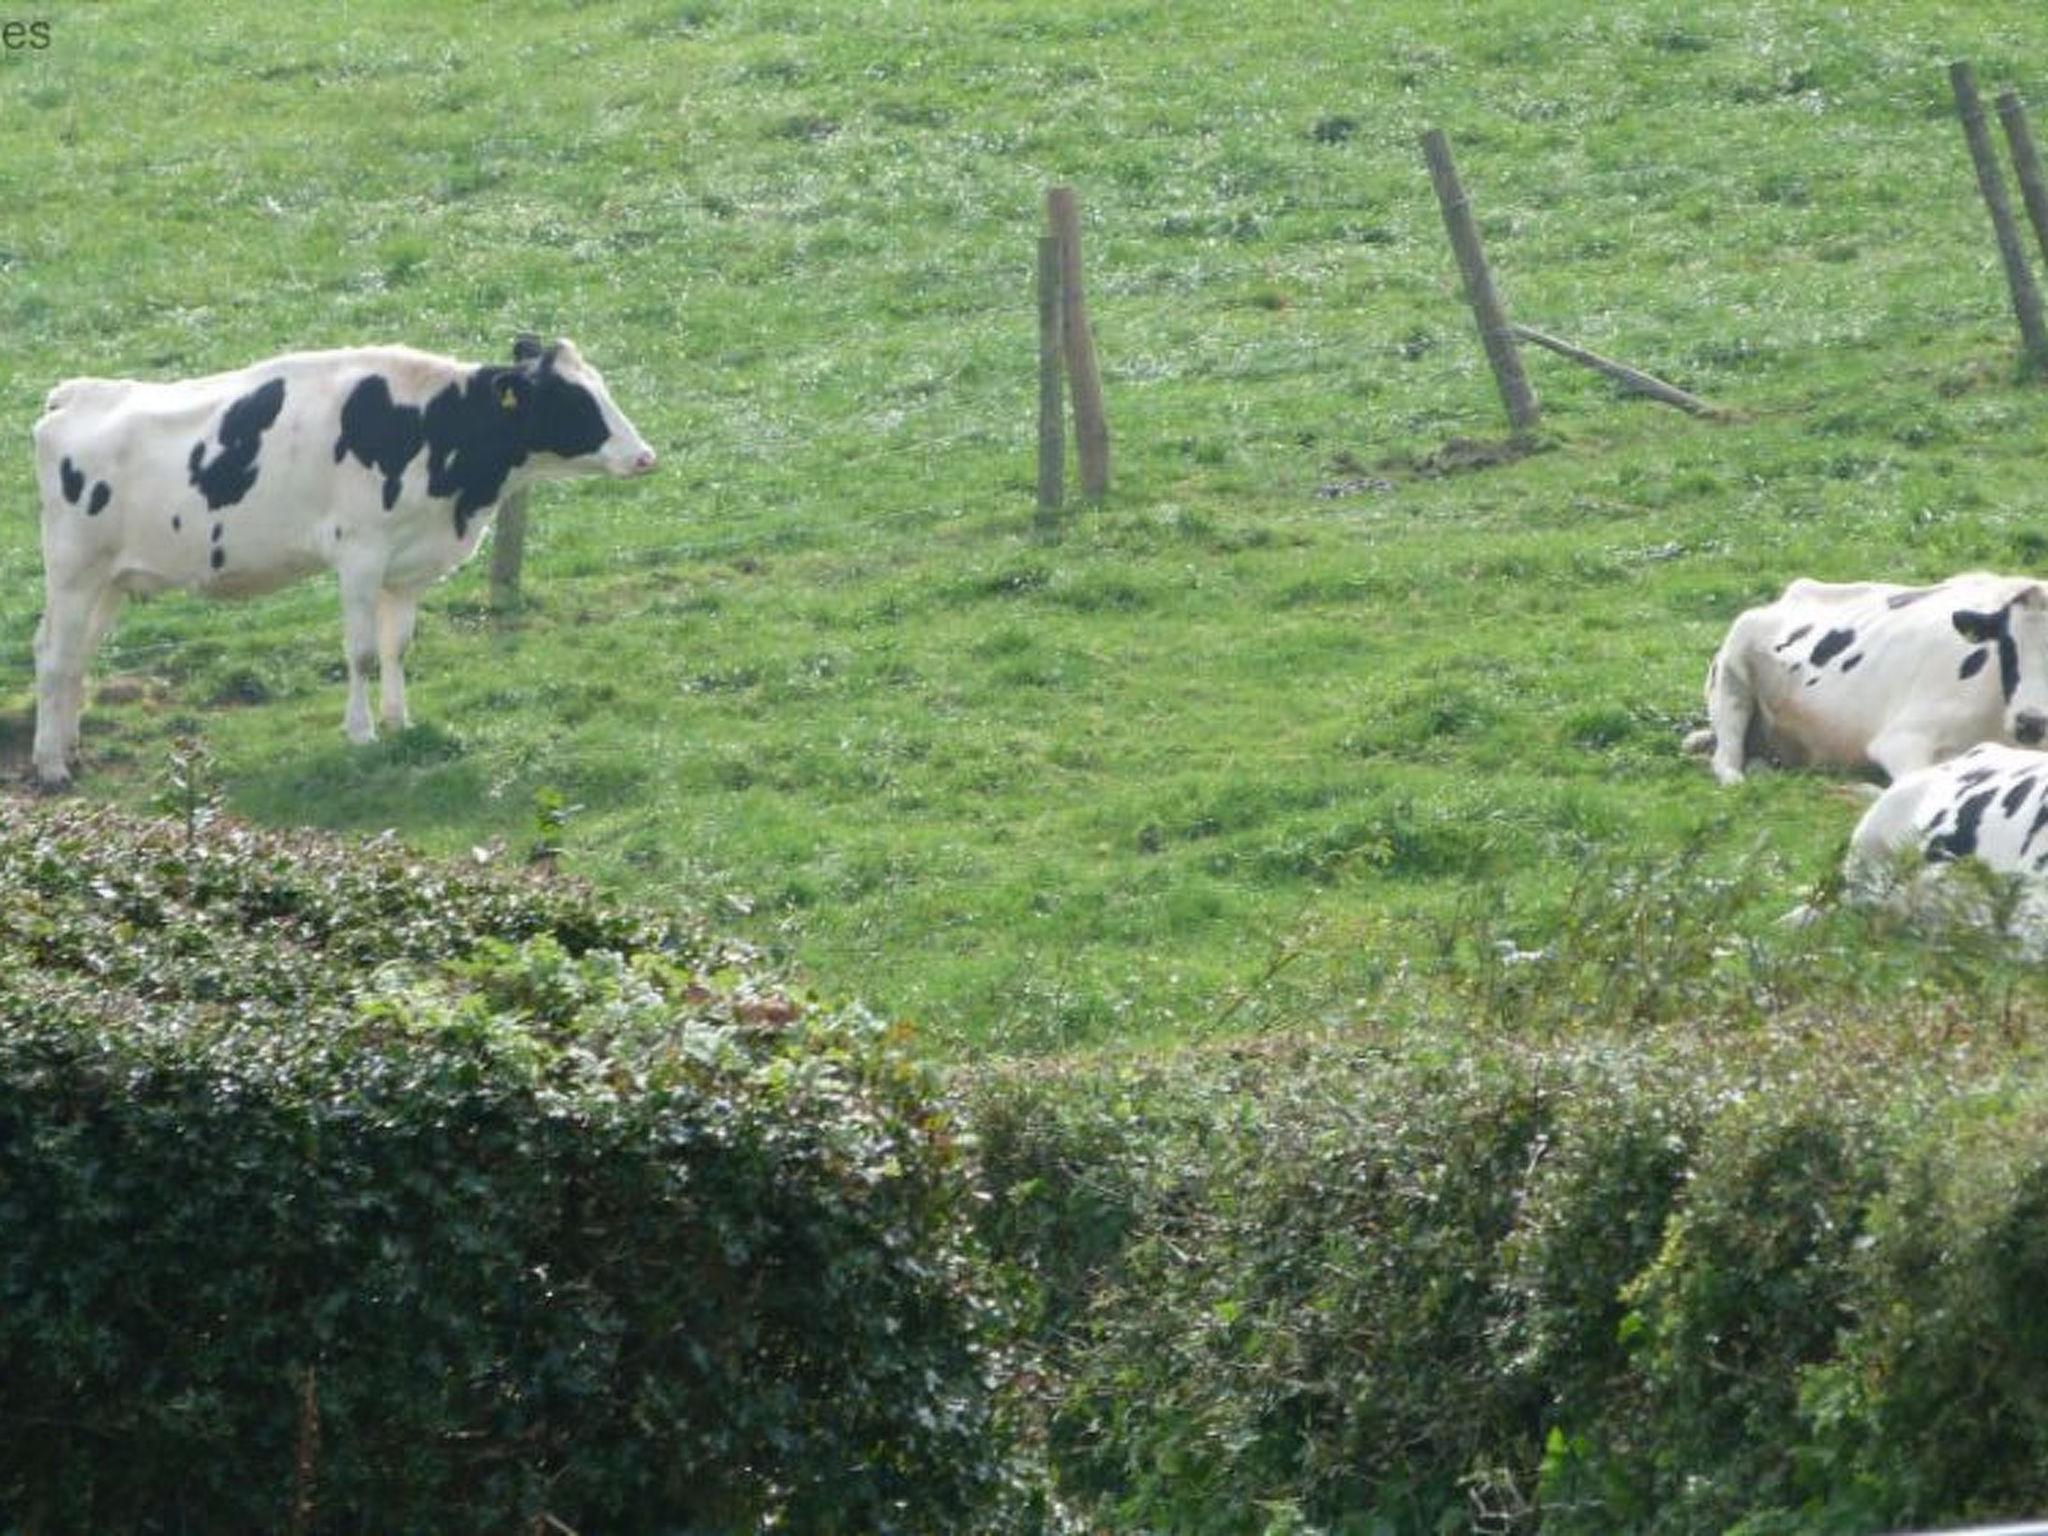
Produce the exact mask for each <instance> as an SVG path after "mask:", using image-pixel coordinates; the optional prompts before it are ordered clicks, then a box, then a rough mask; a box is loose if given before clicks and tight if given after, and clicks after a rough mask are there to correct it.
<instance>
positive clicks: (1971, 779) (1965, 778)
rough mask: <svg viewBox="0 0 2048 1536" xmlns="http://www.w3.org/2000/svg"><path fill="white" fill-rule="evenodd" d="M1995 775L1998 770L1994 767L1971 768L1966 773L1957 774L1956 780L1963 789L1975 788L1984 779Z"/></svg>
mask: <svg viewBox="0 0 2048 1536" xmlns="http://www.w3.org/2000/svg"><path fill="white" fill-rule="evenodd" d="M1997 776H1998V770H1997V769H1996V768H1972V769H1970V770H1969V771H1968V772H1967V773H1959V774H1957V775H1956V782H1957V783H1958V784H1960V785H1962V786H1963V788H1965V789H1975V788H1976V787H1977V786H1978V785H1979V784H1982V783H1983V782H1984V781H1985V780H1986V779H1992V778H1996V777H1997Z"/></svg>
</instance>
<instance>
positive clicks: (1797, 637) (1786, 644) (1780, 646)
mask: <svg viewBox="0 0 2048 1536" xmlns="http://www.w3.org/2000/svg"><path fill="white" fill-rule="evenodd" d="M1812 633H1813V626H1812V625H1811V624H1802V625H1800V626H1799V627H1798V628H1797V629H1795V630H1793V631H1792V633H1791V634H1789V635H1787V636H1786V637H1785V638H1784V639H1782V640H1780V641H1779V642H1778V643H1777V644H1776V645H1774V646H1772V647H1771V649H1772V650H1774V651H1783V650H1789V649H1790V648H1791V647H1793V646H1795V645H1797V644H1798V643H1799V642H1800V641H1802V640H1804V639H1805V638H1806V637H1807V636H1808V635H1810V634H1812Z"/></svg>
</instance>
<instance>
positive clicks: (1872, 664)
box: [1687, 572, 2048, 784]
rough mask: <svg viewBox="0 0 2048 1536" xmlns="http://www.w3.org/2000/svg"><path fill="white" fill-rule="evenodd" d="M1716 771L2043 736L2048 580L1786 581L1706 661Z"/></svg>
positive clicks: (1705, 745)
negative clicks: (2047, 585)
mask: <svg viewBox="0 0 2048 1536" xmlns="http://www.w3.org/2000/svg"><path fill="white" fill-rule="evenodd" d="M1706 691H1707V718H1708V729H1707V730H1706V731H1703V732H1700V733H1697V734H1696V735H1695V736H1693V737H1692V738H1690V739H1689V740H1688V742H1687V745H1688V747H1690V748H1692V749H1693V750H1697V751H1706V750H1711V751H1712V753H1713V766H1714V776H1715V777H1716V778H1718V779H1719V780H1720V781H1721V782H1722V783H1724V784H1733V783H1736V782H1738V781H1739V780H1740V779H1741V778H1742V776H1743V770H1744V768H1745V767H1746V766H1747V765H1748V764H1749V763H1750V762H1751V761H1753V760H1756V759H1759V758H1761V759H1766V760H1769V761H1773V762H1777V763H1780V764H1783V765H1786V766H1800V765H1805V764H1817V765H1826V766H1832V767H1841V768H1857V769H1861V768H1875V769H1877V770H1878V771H1879V772H1881V773H1883V774H1884V775H1885V776H1886V777H1888V778H1894V779H1895V778H1898V777H1899V776H1901V775H1902V774H1906V773H1910V772H1912V771H1913V770H1914V769H1916V768H1922V767H1925V766H1926V765H1927V764H1929V763H1935V762H1939V761H1941V760H1942V759H1944V758H1947V757H1951V756H1953V755H1954V754H1955V753H1957V752H1960V751H1963V750H1964V749H1965V748H1967V747H1971V746H1974V745H1976V744H1977V743H1979V742H1983V741H2018V742H2023V743H2029V744H2031V743H2035V742H2039V741H2041V740H2042V739H2043V738H2044V736H2048V590H2044V588H2043V587H2042V586H2041V585H2040V584H2039V583H2038V582H2035V581H2033V580H2031V579H2029V578H2026V577H2015V576H1997V575H1992V574H1989V573H1987V572H1971V573H1969V574H1967V575H1962V576H1955V577H1952V578H1950V579H1949V580H1947V581H1944V582H1941V583H1939V584H1938V585H1935V586H1931V587H1900V586H1890V585H1886V584H1884V583H1880V582H1851V583H1836V582H1821V581H1795V582H1793V583H1792V585H1791V586H1789V587H1787V588H1786V589H1785V593H1784V596H1782V597H1780V598H1779V599H1778V600H1777V601H1776V602H1774V603H1770V604H1768V605H1766V606H1764V607H1761V608H1752V609H1750V610H1749V611H1748V612H1746V613H1744V614H1743V615H1742V616H1741V617H1739V618H1738V619H1736V621H1735V623H1734V625H1733V626H1732V627H1731V628H1730V630H1729V632H1728V638H1727V639H1726V640H1725V641H1724V642H1723V643H1722V646H1721V649H1720V651H1719V652H1718V653H1717V654H1716V655H1715V657H1714V662H1713V665H1712V666H1711V667H1710V668H1709V669H1708V671H1707V690H1706Z"/></svg>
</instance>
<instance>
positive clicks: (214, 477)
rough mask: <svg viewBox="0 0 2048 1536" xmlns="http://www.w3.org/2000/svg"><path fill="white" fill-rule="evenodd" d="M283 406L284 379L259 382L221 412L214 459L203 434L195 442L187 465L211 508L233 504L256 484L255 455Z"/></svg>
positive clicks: (194, 481)
mask: <svg viewBox="0 0 2048 1536" xmlns="http://www.w3.org/2000/svg"><path fill="white" fill-rule="evenodd" d="M283 409H284V380H283V379H272V380H271V381H270V382H269V383H268V384H259V385H258V386H257V387H256V388H254V389H252V390H250V391H249V393H248V394H246V395H244V396H242V398H241V399H239V400H237V401H236V402H235V403H234V404H233V405H230V406H229V407H228V408H227V410H225V411H224V412H222V413H221V418H220V434H219V435H220V452H219V453H217V454H215V455H214V456H213V462H212V463H210V464H209V463H207V462H206V440H205V439H204V438H201V439H200V440H199V441H198V442H196V443H194V444H193V445H192V456H191V458H190V459H189V460H188V461H187V462H186V469H187V470H188V471H189V472H190V474H191V477H192V483H193V484H194V485H195V486H197V487H198V488H199V494H200V495H202V496H204V497H205V498H206V505H207V506H208V507H210V508H211V509H212V510H214V511H216V512H218V511H219V510H220V509H221V508H222V507H232V506H233V505H235V503H237V502H238V501H240V500H241V499H242V498H243V497H244V496H246V495H248V494H249V491H250V489H251V488H252V487H253V486H254V485H255V484H256V455H257V452H258V451H259V450H260V449H261V448H262V446H263V434H264V433H265V432H268V431H269V430H270V427H271V424H272V423H273V422H275V421H276V420H277V413H278V412H279V411H281V410H283Z"/></svg>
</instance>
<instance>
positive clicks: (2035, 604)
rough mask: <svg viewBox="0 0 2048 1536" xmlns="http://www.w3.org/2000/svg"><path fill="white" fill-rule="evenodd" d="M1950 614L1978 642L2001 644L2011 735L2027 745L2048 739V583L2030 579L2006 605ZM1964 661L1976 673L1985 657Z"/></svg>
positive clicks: (2000, 669)
mask: <svg viewBox="0 0 2048 1536" xmlns="http://www.w3.org/2000/svg"><path fill="white" fill-rule="evenodd" d="M1949 617H1950V620H1951V621H1952V622H1953V623H1954V625H1955V627H1956V633H1957V634H1959V635H1961V636H1962V637H1963V638H1964V639H1965V640H1967V641H1969V642H1970V643H1971V644H1972V645H1981V646H1995V647H1996V648H1997V650H1998V686H1999V687H2000V688H2001V689H2003V690H2004V693H2005V730H2006V734H2007V736H2009V737H2010V738H2011V739H2012V740H2013V741H2015V742H2017V743H2019V745H2021V746H2023V747H2038V746H2040V745H2041V744H2042V742H2044V741H2048V588H2043V587H2042V586H2041V584H2040V583H2038V582H2031V581H2030V582H2024V583H2021V584H2020V586H2019V590H2018V591H2017V592H2015V593H2014V594H2013V596H2012V597H2011V598H2010V599H2008V600H2007V601H2006V603H2005V604H2004V606H2002V607H2000V608H1996V609H1993V610H1992V611H1991V612H1989V613H1983V612H1979V611H1977V610H1975V609H1967V608H1958V609H1956V610H1955V612H1954V613H1952V614H1951V615H1950V616H1949ZM1963 665H1964V666H1965V667H1966V668H1968V669H1969V670H1970V672H1972V673H1973V672H1975V671H1976V670H1978V669H1979V668H1980V667H1981V665H1982V662H1981V660H1977V661H1976V662H1975V664H1974V665H1973V662H1972V659H1970V658H1966V659H1965V660H1964V663H1963Z"/></svg>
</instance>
